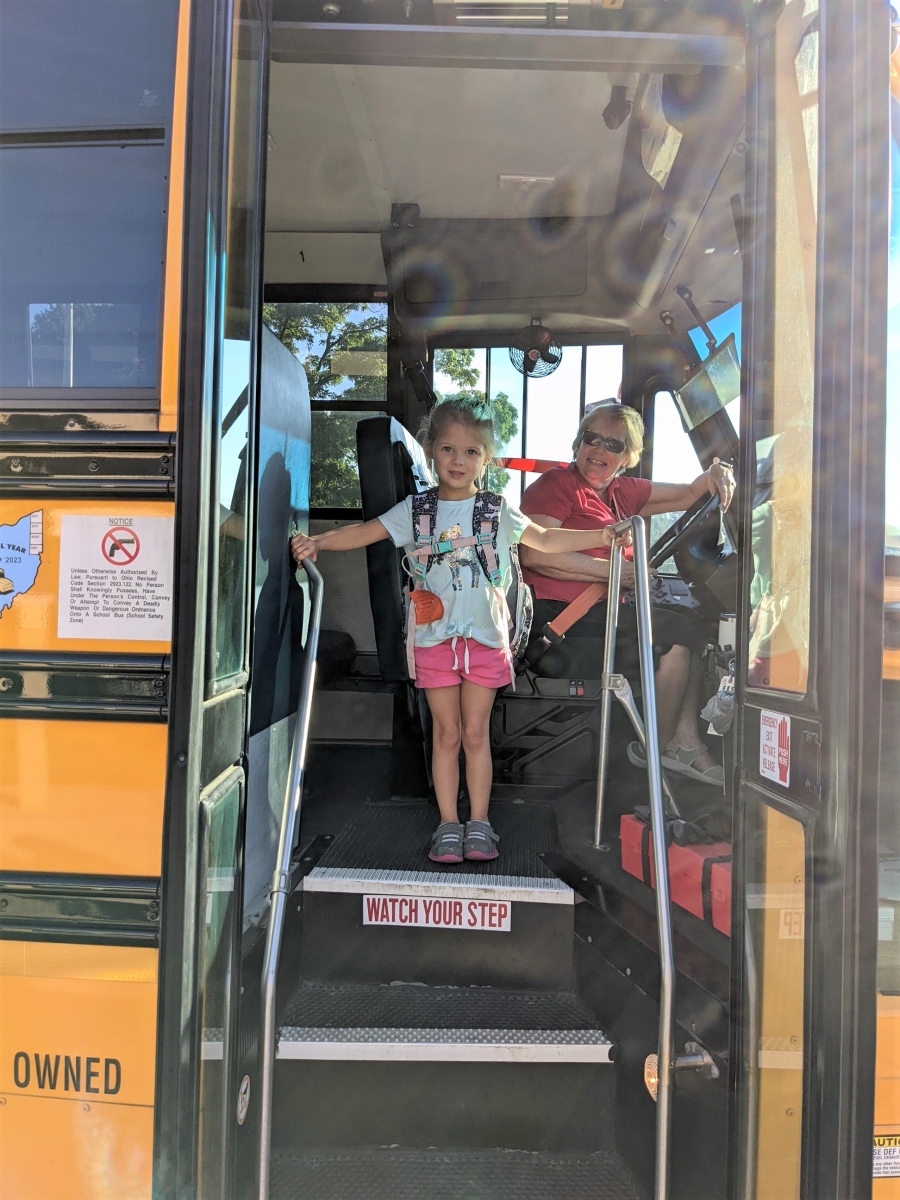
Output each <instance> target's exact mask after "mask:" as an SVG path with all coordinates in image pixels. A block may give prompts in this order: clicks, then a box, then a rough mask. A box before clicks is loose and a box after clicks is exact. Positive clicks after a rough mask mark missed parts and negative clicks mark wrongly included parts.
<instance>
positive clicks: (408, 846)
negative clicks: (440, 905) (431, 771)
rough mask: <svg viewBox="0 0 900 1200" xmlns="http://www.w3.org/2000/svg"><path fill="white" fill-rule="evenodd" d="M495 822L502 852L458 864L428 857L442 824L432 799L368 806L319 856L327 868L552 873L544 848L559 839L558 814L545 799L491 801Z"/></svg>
mask: <svg viewBox="0 0 900 1200" xmlns="http://www.w3.org/2000/svg"><path fill="white" fill-rule="evenodd" d="M491 823H492V825H493V826H494V829H495V830H496V831H497V833H499V835H500V857H499V858H496V859H494V860H493V862H466V863H464V864H462V863H461V864H459V867H456V866H447V865H442V864H441V863H433V862H431V860H430V859H429V858H428V847H429V845H430V843H431V836H432V834H433V833H434V831H435V829H436V828H437V825H438V814H437V810H436V809H434V808H433V807H432V806H431V805H429V804H426V803H424V802H423V803H422V804H421V805H419V804H379V805H378V806H377V807H376V806H371V807H367V808H366V809H364V811H363V812H362V813H361V814H360V816H359V817H357V819H356V820H355V821H354V822H353V824H352V825H350V826H349V827H348V828H346V829H345V830H344V831H343V832H342V833H340V834H339V835H338V836H337V837H336V838H335V840H334V842H333V843H332V845H331V848H330V849H329V850H328V852H327V853H326V854H324V855H323V856H322V858H321V859H320V860H319V862H318V868H319V869H321V870H327V869H335V868H351V869H352V868H356V869H359V868H363V869H376V870H384V871H408V870H415V871H421V872H426V873H434V874H439V875H445V876H451V875H452V874H453V873H454V871H457V870H460V869H462V870H465V872H466V874H469V875H479V876H486V877H488V878H491V877H493V878H497V877H500V876H509V875H517V876H523V877H532V878H536V879H549V878H552V877H553V875H552V872H551V871H549V870H548V869H547V867H545V866H544V864H543V862H542V861H541V859H540V857H539V856H540V854H541V853H543V852H546V851H549V850H554V849H555V848H556V845H557V837H556V817H555V815H554V812H553V809H552V808H550V807H548V806H544V805H532V804H529V805H525V804H515V803H512V802H501V803H497V804H493V805H492V806H491Z"/></svg>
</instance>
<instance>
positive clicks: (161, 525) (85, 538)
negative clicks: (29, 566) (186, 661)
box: [57, 513, 175, 641]
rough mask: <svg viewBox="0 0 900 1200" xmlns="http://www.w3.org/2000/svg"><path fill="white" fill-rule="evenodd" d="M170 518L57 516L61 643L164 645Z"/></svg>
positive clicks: (169, 576) (168, 606) (169, 588)
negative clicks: (89, 641) (65, 640)
mask: <svg viewBox="0 0 900 1200" xmlns="http://www.w3.org/2000/svg"><path fill="white" fill-rule="evenodd" d="M174 524H175V523H174V518H172V517H144V516H138V515H129V514H128V513H125V514H122V515H115V516H106V517H96V516H91V517H86V516H76V515H68V514H67V515H64V516H63V518H62V527H61V533H60V545H59V609H58V618H57V635H58V636H59V637H61V638H92V639H93V638H99V639H104V640H117V641H118V640H124V641H168V640H169V638H170V637H171V631H172V580H173V563H172V553H173V538H174Z"/></svg>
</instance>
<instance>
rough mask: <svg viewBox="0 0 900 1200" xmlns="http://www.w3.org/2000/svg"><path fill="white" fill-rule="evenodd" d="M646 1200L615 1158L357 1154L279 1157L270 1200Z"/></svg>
mask: <svg viewBox="0 0 900 1200" xmlns="http://www.w3.org/2000/svg"><path fill="white" fill-rule="evenodd" d="M548 1196H552V1197H553V1200H644V1193H643V1192H641V1190H640V1189H639V1188H638V1186H637V1184H636V1183H635V1181H634V1179H633V1177H632V1176H631V1175H630V1173H629V1172H628V1171H627V1170H626V1168H625V1166H624V1164H623V1163H622V1162H621V1160H620V1159H619V1158H618V1156H617V1155H615V1154H612V1153H609V1152H603V1151H599V1152H597V1153H594V1154H551V1153H530V1152H528V1151H524V1150H481V1151H473V1152H464V1151H454V1152H448V1153H442V1152H440V1151H437V1150H393V1149H389V1150H359V1151H352V1152H345V1153H341V1152H327V1151H324V1152H319V1153H315V1152H311V1153H307V1154H302V1155H297V1156H296V1157H294V1156H286V1155H276V1156H274V1158H273V1160H272V1175H271V1184H270V1187H269V1200H547V1197H548Z"/></svg>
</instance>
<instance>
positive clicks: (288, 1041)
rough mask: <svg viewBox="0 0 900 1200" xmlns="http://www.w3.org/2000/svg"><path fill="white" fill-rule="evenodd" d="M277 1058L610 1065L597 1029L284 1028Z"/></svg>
mask: <svg viewBox="0 0 900 1200" xmlns="http://www.w3.org/2000/svg"><path fill="white" fill-rule="evenodd" d="M278 1058H279V1059H306V1060H309V1059H320V1060H321V1059H325V1060H331V1061H345V1062H346V1061H350V1062H494V1063H608V1062H612V1060H613V1044H612V1042H611V1041H610V1040H609V1038H608V1037H607V1036H606V1034H604V1033H603V1032H602V1031H601V1030H599V1029H561V1030H546V1029H541V1030H536V1029H390V1028H381V1029H330V1028H303V1027H298V1026H287V1027H285V1028H283V1029H282V1031H281V1038H280V1041H279V1044H278Z"/></svg>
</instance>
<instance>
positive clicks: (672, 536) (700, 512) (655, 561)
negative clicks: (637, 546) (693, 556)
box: [647, 492, 719, 567]
mask: <svg viewBox="0 0 900 1200" xmlns="http://www.w3.org/2000/svg"><path fill="white" fill-rule="evenodd" d="M718 506H719V493H718V492H715V493H714V494H713V495H711V496H701V497H700V499H699V500H695V501H694V503H693V504H692V505H691V507H690V508H689V509H688V510H687V512H683V513H682V514H681V516H680V517H679V518H678V520H677V521H675V522H673V524H671V525H670V526H669V528H668V529H667V530H666V532H665V533H664V534H663V535H662V537H661V538H658V539H657V541H655V542H654V543H653V545H652V546H651V547H650V549H649V551H648V553H647V557H648V560H649V565H650V566H651V567H658V566H660V565H661V564H662V563H664V562H665V561H666V559H667V558H671V557H672V555H673V554H677V552H678V551H679V550H681V549H682V548H683V547H685V546H687V545H688V543H689V542H690V541H691V539H692V538H693V536H694V534H695V533H696V532H697V530H698V528H699V527H700V525H702V523H703V522H704V521H705V520H706V518H707V517H708V516H709V515H710V513H712V512H715V510H716V509H717V508H718Z"/></svg>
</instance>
